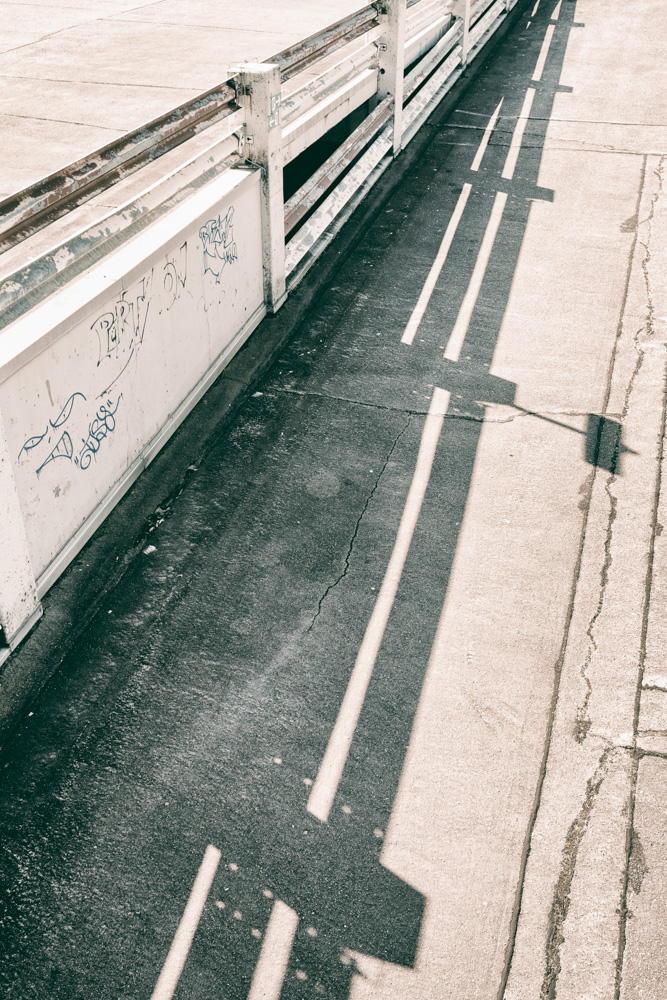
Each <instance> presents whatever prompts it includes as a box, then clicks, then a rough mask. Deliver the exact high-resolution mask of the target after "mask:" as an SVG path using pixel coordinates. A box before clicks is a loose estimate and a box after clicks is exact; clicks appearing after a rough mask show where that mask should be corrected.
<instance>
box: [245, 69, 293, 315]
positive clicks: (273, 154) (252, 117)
mask: <svg viewBox="0 0 667 1000" xmlns="http://www.w3.org/2000/svg"><path fill="white" fill-rule="evenodd" d="M234 73H236V74H237V75H238V79H239V84H240V92H239V99H240V102H241V103H242V104H243V107H244V109H245V123H244V126H243V133H242V136H241V142H242V147H243V148H242V155H243V156H244V157H245V159H246V160H248V161H249V162H251V163H254V164H256V165H257V166H258V167H261V168H262V258H263V266H264V301H265V302H266V304H267V306H268V308H269V310H270V311H271V312H276V310H277V309H279V308H280V306H281V305H282V304H283V302H284V301H285V294H286V293H285V220H284V199H283V143H282V132H283V130H282V127H281V124H280V68H279V67H278V66H277V65H275V63H243V64H242V65H241V66H238V67H236V69H235V70H234Z"/></svg>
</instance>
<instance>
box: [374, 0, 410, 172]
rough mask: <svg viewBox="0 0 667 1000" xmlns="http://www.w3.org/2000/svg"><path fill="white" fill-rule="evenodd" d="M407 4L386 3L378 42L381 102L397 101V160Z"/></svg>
mask: <svg viewBox="0 0 667 1000" xmlns="http://www.w3.org/2000/svg"><path fill="white" fill-rule="evenodd" d="M405 11H406V0H383V3H382V11H381V13H380V24H381V25H383V27H384V31H383V33H382V36H381V38H380V41H379V43H378V44H379V49H380V79H379V83H378V98H379V99H380V100H383V99H384V98H385V97H387V96H391V97H393V98H394V156H398V154H399V153H400V151H401V141H402V138H403V74H404V72H405Z"/></svg>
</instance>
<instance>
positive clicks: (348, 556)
mask: <svg viewBox="0 0 667 1000" xmlns="http://www.w3.org/2000/svg"><path fill="white" fill-rule="evenodd" d="M411 417H412V414H409V413H408V414H407V420H406V421H405V425H404V426H403V427H402V428H401V430H400V431H399V432H398V434H397V435H396V437H395V438H394V441H393V444H392V446H391V448H390V449H389V452H388V454H387V457H386V459H385V460H384V463H383V465H382V468H381V469H380V471H379V473H378V475H377V478H376V480H375V482H374V483H373V488H372V489H371V491H370V493H369V494H368V496H367V497H366V502H365V503H364V505H363V507H362V508H361V513H360V514H359V517H358V518H357V523H356V524H355V526H354V531H353V532H352V538H351V539H350V544H349V545H348V548H347V552H346V554H345V564H344V566H343V571H342V573H340V574H339V575H338V576H337V577H336V579H335V580H334V581H333V583H330V584H329V586H328V587H327V589H326V590H325V591H324V593H323V594H322V596H321V597H320V599H319V601H318V602H317V611H316V612H315V614H314V615H313V620H312V621H311V623H310V625H309V626H308V628H307V629H306V631H307V632H311V631H312V629H313V626H314V624H315V622H316V621H317V619H318V618H319V616H320V613H321V611H322V606H323V604H324V602H325V600H326V599H327V597H328V596H329V594H330V593H331V591H332V590H333V589H334V588H335V587H337V586H338V584H339V583H340V582H341V580H343V579H344V578H345V577H346V576H347V573H348V570H349V568H350V559H351V558H352V549H353V548H354V543H355V541H356V540H357V535H358V533H359V528H360V527H361V522H362V520H363V517H364V514H365V513H366V511H367V510H368V506H369V504H370V502H371V500H372V499H373V496H374V494H375V491H376V490H377V488H378V486H379V485H380V480H381V479H382V476H383V474H384V471H385V469H386V468H387V466H388V464H389V462H390V461H391V456H392V455H393V454H394V451H395V449H396V445H397V444H398V442H399V441H400V439H401V438H402V437H403V435H404V434H405V432H406V431H407V429H408V427H409V426H410V420H411Z"/></svg>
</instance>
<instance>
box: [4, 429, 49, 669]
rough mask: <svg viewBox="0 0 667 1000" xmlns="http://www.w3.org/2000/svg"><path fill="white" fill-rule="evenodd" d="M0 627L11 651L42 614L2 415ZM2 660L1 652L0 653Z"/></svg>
mask: <svg viewBox="0 0 667 1000" xmlns="http://www.w3.org/2000/svg"><path fill="white" fill-rule="evenodd" d="M0 511H2V514H0V567H1V570H0V625H1V626H2V631H3V633H4V638H5V642H6V643H7V645H8V646H9V648H10V649H13V648H14V646H16V645H18V643H19V642H20V641H21V639H22V638H23V637H24V635H26V634H27V632H28V631H29V630H30V628H31V627H32V625H33V624H34V622H36V621H37V619H38V618H39V617H40V615H41V613H42V606H41V604H40V602H39V598H38V596H37V587H36V586H35V576H34V574H33V571H32V564H31V562H30V553H29V551H28V539H27V538H26V533H25V527H24V525H23V514H22V512H21V506H20V504H19V498H18V494H17V492H16V483H15V482H14V470H13V469H12V463H11V459H10V457H9V449H8V447H7V440H6V438H5V430H4V425H3V422H2V416H1V415H0ZM0 658H1V651H0Z"/></svg>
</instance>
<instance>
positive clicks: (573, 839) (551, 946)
mask: <svg viewBox="0 0 667 1000" xmlns="http://www.w3.org/2000/svg"><path fill="white" fill-rule="evenodd" d="M622 752H623V751H621V750H619V749H616V750H615V749H612V748H610V747H608V748H607V749H605V750H604V751H603V753H602V755H601V757H600V759H599V761H598V764H597V767H596V768H595V773H594V774H593V776H592V777H591V778H589V780H588V782H587V784H586V794H585V796H584V801H583V803H582V805H581V808H580V809H579V812H578V814H577V815H576V816H575V818H574V820H573V821H572V823H571V825H570V829H569V830H568V833H567V837H566V838H565V844H564V846H563V852H562V860H561V867H560V874H559V876H558V881H557V883H556V888H555V891H554V897H553V902H552V904H551V913H550V915H549V929H548V932H547V943H546V955H545V959H546V960H545V970H544V978H543V980H542V988H541V990H540V1000H556V985H557V983H558V977H559V975H560V970H561V958H560V950H561V946H562V945H563V942H564V941H565V933H564V926H565V919H566V917H567V914H568V910H569V909H570V902H571V892H572V883H573V881H574V874H575V870H576V864H577V855H578V854H579V848H580V847H581V844H582V841H583V839H584V835H585V834H586V831H587V829H588V825H589V823H590V819H591V814H592V812H593V806H594V805H595V801H596V798H597V796H598V793H599V791H600V787H601V786H602V782H603V781H604V779H605V778H606V776H607V774H608V772H609V769H610V766H611V763H613V761H612V756H615V757H619V756H620V755H621V753H622Z"/></svg>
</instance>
